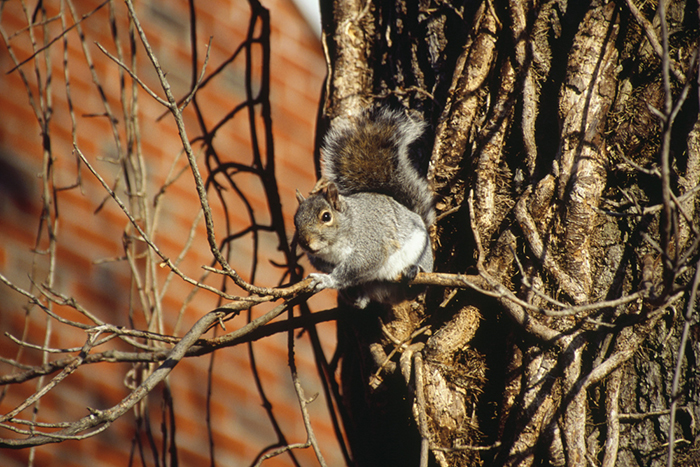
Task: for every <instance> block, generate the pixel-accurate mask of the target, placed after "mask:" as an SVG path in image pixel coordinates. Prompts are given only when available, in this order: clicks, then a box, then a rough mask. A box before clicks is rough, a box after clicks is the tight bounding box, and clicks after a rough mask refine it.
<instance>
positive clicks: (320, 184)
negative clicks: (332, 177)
mask: <svg viewBox="0 0 700 467" xmlns="http://www.w3.org/2000/svg"><path fill="white" fill-rule="evenodd" d="M329 183H330V182H329V181H328V179H326V177H321V178H319V179H318V180H317V181H316V184H315V185H314V187H313V188H312V189H311V194H312V195H313V194H316V193H320V192H321V191H323V189H324V188H326V186H327V185H328V184H329Z"/></svg>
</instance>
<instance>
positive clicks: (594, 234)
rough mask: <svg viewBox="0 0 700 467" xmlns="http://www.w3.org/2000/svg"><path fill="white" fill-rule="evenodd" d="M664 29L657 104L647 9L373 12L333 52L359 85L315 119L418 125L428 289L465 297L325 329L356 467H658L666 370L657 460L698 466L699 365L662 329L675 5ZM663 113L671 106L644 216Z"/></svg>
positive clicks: (680, 243) (684, 146) (680, 42)
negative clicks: (356, 108)
mask: <svg viewBox="0 0 700 467" xmlns="http://www.w3.org/2000/svg"><path fill="white" fill-rule="evenodd" d="M667 7H668V8H667V10H668V12H669V13H668V15H667V20H668V24H670V26H669V30H670V31H672V32H671V34H670V35H669V37H668V44H669V48H670V49H671V53H670V54H669V57H668V62H669V73H668V75H667V76H668V77H669V78H668V79H669V83H670V84H668V85H666V84H664V80H663V79H662V76H663V73H662V68H663V60H662V58H663V57H662V55H663V54H662V55H659V50H661V51H662V52H663V43H664V41H663V40H662V39H663V38H662V37H661V34H662V28H661V24H662V23H661V22H660V20H659V19H658V15H657V14H656V13H657V12H656V5H652V4H648V3H641V2H640V3H639V4H637V3H635V2H634V0H630V2H612V1H605V0H601V1H597V2H590V3H587V4H581V3H579V2H567V1H565V0H551V1H535V2H518V1H507V0H503V1H483V2H479V3H477V4H474V5H472V4H469V5H467V4H461V3H456V2H432V1H429V0H421V1H420V2H415V3H411V2H404V1H399V2H395V3H394V4H392V5H389V4H386V3H382V4H381V5H380V4H379V3H378V2H376V3H374V4H365V5H364V7H363V8H364V10H365V11H366V12H367V15H368V16H371V17H372V18H373V19H372V21H370V22H367V23H364V24H365V25H364V26H363V28H364V29H362V33H361V34H358V33H354V35H353V37H363V38H366V43H365V44H363V45H359V44H356V43H352V42H348V43H347V44H346V45H343V44H345V43H344V42H343V40H341V39H340V38H339V37H340V36H337V38H336V47H339V48H342V47H354V48H355V49H357V50H363V52H362V53H359V52H356V51H355V52H352V53H350V52H348V55H347V56H348V57H350V56H358V57H359V56H362V57H365V58H367V59H368V60H367V61H366V63H367V66H368V67H370V68H372V71H371V72H367V73H363V74H360V75H357V74H353V73H356V71H352V70H351V71H352V73H346V72H344V71H342V70H343V68H342V67H347V63H348V61H345V62H342V63H340V64H339V65H338V66H335V67H334V75H337V76H336V78H337V81H334V83H337V84H335V85H337V86H338V87H344V86H345V88H343V89H341V90H339V91H338V92H337V93H336V94H333V95H331V97H330V104H329V105H330V108H331V109H335V108H337V107H335V106H339V105H341V104H338V102H339V101H341V100H343V99H344V100H346V101H348V99H349V98H348V97H347V96H350V95H357V96H363V97H362V99H367V100H370V101H378V102H382V103H384V104H385V105H393V106H403V107H406V108H410V109H413V110H416V111H419V112H421V113H422V114H423V116H424V117H425V119H426V121H428V122H430V124H431V127H432V128H433V132H432V133H431V134H430V136H429V137H427V138H426V141H425V143H426V149H427V152H428V153H429V154H430V165H429V170H428V174H429V178H430V180H431V183H432V185H433V188H434V190H435V192H436V195H437V199H436V207H437V210H438V221H437V222H436V226H435V228H434V231H433V233H432V236H433V241H434V246H435V258H436V270H437V271H440V272H450V273H459V274H468V275H474V274H476V275H478V277H479V280H478V281H477V283H478V285H479V287H481V290H480V291H474V290H465V289H459V288H448V287H437V286H435V287H432V288H430V289H429V290H428V293H427V295H426V296H425V297H424V298H419V299H418V300H417V301H415V302H412V303H406V304H403V305H402V306H400V307H397V308H394V309H393V310H382V309H374V310H372V311H369V312H368V313H361V314H360V313H357V312H356V311H348V315H347V316H346V317H345V318H344V319H343V320H341V322H339V328H340V330H339V332H340V334H341V347H340V349H339V353H340V355H341V358H342V360H341V361H342V363H343V370H342V371H341V379H342V381H343V385H344V386H343V387H344V392H343V397H344V400H345V402H346V404H347V406H348V408H349V411H350V412H351V413H352V412H353V411H355V412H354V413H356V414H362V415H361V416H358V417H359V418H362V417H364V418H363V420H364V421H365V422H371V424H372V428H371V430H369V431H370V433H371V434H369V435H368V434H367V433H364V431H368V430H367V425H362V424H361V423H360V420H359V418H358V419H357V420H351V421H350V422H348V423H346V430H347V432H348V438H349V439H350V444H351V446H352V450H353V453H354V455H355V458H356V459H357V463H358V465H363V466H364V465H441V466H442V465H445V466H446V465H449V466H462V465H464V466H466V465H479V463H482V464H483V465H493V466H519V467H520V466H534V465H542V466H587V465H604V466H612V465H620V466H630V467H636V466H641V465H645V466H646V465H650V466H654V467H656V466H662V465H665V463H666V457H664V456H665V454H663V453H664V452H665V451H664V450H665V449H667V448H665V447H664V443H665V442H666V440H667V437H668V435H669V434H670V433H671V431H670V427H671V424H670V417H669V412H668V410H669V397H670V392H669V391H670V388H671V386H672V384H671V383H672V380H673V377H674V375H673V373H674V368H675V363H674V362H675V361H677V360H678V358H681V363H682V364H681V365H680V366H679V368H680V374H679V377H680V378H681V380H682V381H683V384H685V386H683V387H684V388H686V392H684V393H683V397H682V401H679V402H678V405H679V406H683V407H684V409H683V411H680V412H678V413H677V414H676V415H677V417H676V419H675V422H674V423H675V433H676V434H679V436H681V437H682V438H681V439H683V440H684V441H682V442H681V443H680V444H677V447H676V450H675V452H676V459H677V460H678V461H679V462H680V460H679V459H682V462H685V463H684V464H678V465H694V464H692V462H695V463H697V462H698V456H697V454H695V453H697V452H698V447H699V445H698V439H700V431H699V430H700V428H698V426H700V425H697V424H695V423H694V422H693V420H698V419H700V406H699V404H698V403H699V401H700V381H698V378H697V373H696V372H694V371H693V369H694V368H695V363H696V362H697V361H698V360H699V359H700V348H699V346H698V345H697V337H698V335H697V330H696V329H695V328H692V329H694V334H692V336H693V337H692V339H693V341H692V342H693V345H692V346H688V347H685V350H682V349H683V344H682V342H681V341H682V340H681V338H680V335H681V330H682V328H683V324H684V318H683V317H682V313H680V312H679V310H681V309H686V308H687V306H686V305H687V303H686V300H687V299H688V295H689V293H690V291H691V290H692V288H693V285H692V281H691V279H692V277H693V273H694V270H695V267H696V266H695V265H696V262H697V261H698V257H699V251H700V219H698V215H697V212H698V209H700V197H699V195H700V189H699V188H697V186H698V184H699V183H700V143H699V141H700V137H698V135H699V134H700V124H698V121H700V120H698V104H697V95H698V91H697V83H696V81H694V80H695V79H696V78H695V71H694V70H695V65H694V64H693V63H692V60H693V52H694V50H695V48H696V47H697V45H698V39H697V33H696V32H697V31H698V30H700V26H699V24H698V17H697V7H696V6H694V4H692V5H691V4H690V3H689V4H686V3H684V2H681V1H671V2H668V5H667ZM470 8H471V9H470ZM366 19H367V18H364V17H363V21H365V20H366ZM337 24H340V23H336V25H337ZM338 30H339V29H336V31H338ZM652 33H653V34H655V35H656V36H651V35H650V34H652ZM650 37H651V38H652V39H653V37H656V38H657V39H658V43H653V42H654V41H653V40H651V43H650ZM362 47H367V48H366V49H362ZM335 53H336V54H337V55H338V56H341V55H342V56H345V55H343V54H344V53H345V52H343V51H341V50H336V52H335ZM353 53H357V54H359V55H352V54H353ZM331 65H334V61H333V60H331ZM341 77H342V78H343V79H347V80H350V81H352V82H344V81H343V79H341ZM686 77H687V79H688V80H690V81H689V84H688V85H687V86H686V90H684V85H686V83H685V82H684V81H683V80H684V79H686ZM667 91H670V93H671V98H672V99H671V100H672V101H673V102H677V101H678V100H679V99H681V97H682V96H683V93H686V95H691V96H692V97H691V98H689V99H687V100H686V101H684V102H683V103H682V105H679V110H678V114H677V116H676V117H674V118H675V120H674V127H673V131H672V132H671V133H668V132H667V133H666V136H667V137H668V138H669V139H668V140H669V141H671V143H670V149H669V156H668V157H669V158H670V160H671V166H672V172H673V173H672V177H671V180H669V181H668V185H669V186H670V191H672V192H673V193H674V194H673V196H674V197H675V198H673V199H668V200H663V199H661V198H660V196H661V195H660V193H661V188H660V187H661V178H660V176H661V174H660V172H659V170H658V169H657V167H658V164H659V157H660V156H659V154H660V151H661V148H662V146H661V142H662V137H661V136H662V132H663V131H664V129H665V126H664V124H663V121H662V120H661V119H660V117H659V115H657V114H658V113H659V112H658V111H657V110H654V109H659V111H660V112H662V113H663V112H664V102H666V99H665V95H664V93H665V92H667ZM360 102H363V103H364V100H361V101H360ZM361 105H363V104H361ZM327 115H328V116H331V115H332V112H327ZM431 144H432V146H431ZM664 202H665V203H667V204H668V205H672V206H673V207H672V209H669V210H667V211H668V212H671V215H670V217H669V215H667V214H664V215H661V212H662V211H664V210H666V208H665V207H664V204H663V203H664ZM664 212H666V211H664ZM663 228H668V230H669V232H671V233H672V234H671V238H672V240H671V241H669V245H670V246H669V250H668V251H660V248H661V247H662V246H663V242H661V230H662V229H663ZM664 277H666V278H667V279H666V282H664V280H663V278H664ZM669 283H672V284H673V286H672V287H669V285H668V284H669ZM604 301H607V302H605V303H602V302H604ZM690 310H691V311H692V313H691V316H693V319H694V320H695V321H692V322H693V323H695V322H696V320H697V311H696V310H695V309H694V308H692V307H691V308H690ZM686 315H687V313H686ZM688 323H689V322H688ZM694 326H695V327H697V325H694ZM686 327H687V328H688V329H690V328H691V325H690V324H687V325H686ZM368 349H373V350H372V351H371V352H370V351H369V350H368ZM372 355H373V356H372ZM399 368H400V371H398V369H399ZM398 373H400V374H398ZM371 375H378V378H377V379H376V380H373V381H374V384H373V385H372V386H371V389H370V385H369V381H370V380H371V377H370V376H371ZM372 411H375V412H376V413H380V414H381V415H379V416H372V415H367V414H371V413H372ZM684 414H687V415H684ZM363 430H364V431H363ZM387 432H391V433H392V439H391V440H386V439H383V440H382V441H381V442H378V441H377V440H376V438H377V437H378V436H379V433H387ZM358 433H360V434H359V435H358ZM396 440H400V441H401V442H400V443H399V444H398V445H393V444H392V442H393V441H396ZM406 443H409V444H410V446H411V449H405V448H397V446H406ZM421 446H422V448H421ZM421 449H422V450H423V457H422V458H423V459H425V455H426V450H427V451H429V452H430V456H429V458H430V462H429V464H425V463H424V464H421V463H420V462H421V461H420V459H421V455H420V453H419V451H420V450H421Z"/></svg>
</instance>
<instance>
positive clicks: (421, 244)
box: [375, 230, 430, 280]
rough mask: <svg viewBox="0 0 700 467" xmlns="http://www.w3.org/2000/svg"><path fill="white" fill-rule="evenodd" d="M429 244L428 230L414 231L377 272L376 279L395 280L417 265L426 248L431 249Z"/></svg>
mask: <svg viewBox="0 0 700 467" xmlns="http://www.w3.org/2000/svg"><path fill="white" fill-rule="evenodd" d="M428 242H429V240H428V232H427V231H426V230H414V231H413V233H412V234H411V236H410V237H408V239H407V240H406V241H405V242H404V243H403V245H401V247H400V248H399V249H398V250H396V251H395V252H394V253H393V254H392V255H391V256H390V257H389V259H388V260H387V261H386V262H385V263H384V264H383V265H382V267H381V268H379V269H378V270H377V273H376V277H375V279H377V280H394V279H396V278H397V277H398V276H399V274H401V273H403V272H404V271H406V269H407V268H409V267H410V266H413V265H417V264H418V262H419V259H420V258H421V256H422V255H423V254H424V252H425V251H426V248H430V246H429V243H428Z"/></svg>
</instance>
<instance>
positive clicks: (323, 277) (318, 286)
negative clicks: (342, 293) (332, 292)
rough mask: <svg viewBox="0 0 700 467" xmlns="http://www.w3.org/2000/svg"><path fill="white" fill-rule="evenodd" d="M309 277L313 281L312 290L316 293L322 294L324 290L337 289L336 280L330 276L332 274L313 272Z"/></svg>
mask: <svg viewBox="0 0 700 467" xmlns="http://www.w3.org/2000/svg"><path fill="white" fill-rule="evenodd" d="M309 277H310V278H311V279H313V282H312V283H311V284H312V289H311V290H313V291H314V292H320V291H321V290H323V289H334V288H336V285H337V284H336V282H335V280H334V279H333V278H332V277H331V276H330V274H322V273H319V272H312V273H311V274H309Z"/></svg>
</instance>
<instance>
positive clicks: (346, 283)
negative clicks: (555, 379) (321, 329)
mask: <svg viewBox="0 0 700 467" xmlns="http://www.w3.org/2000/svg"><path fill="white" fill-rule="evenodd" d="M424 128H425V123H424V122H423V121H422V120H418V119H415V118H410V117H408V116H406V115H405V114H404V113H403V112H399V111H396V110H390V109H388V108H382V107H378V108H374V109H370V110H365V111H363V112H361V113H360V114H359V115H352V116H348V117H338V118H336V119H335V120H334V121H333V122H332V124H331V127H330V129H329V131H328V133H327V134H326V136H325V139H324V142H323V145H322V148H321V156H322V177H321V179H320V180H319V182H318V183H317V184H316V186H315V187H314V189H313V191H312V192H311V194H310V196H309V197H308V198H306V199H304V197H303V196H302V195H301V193H299V191H298V190H297V200H298V201H299V207H298V209H297V212H296V215H295V216H294V225H295V226H296V240H297V242H298V244H299V246H300V247H301V248H302V249H303V250H304V251H305V252H306V254H307V256H308V258H309V261H310V262H311V264H312V265H313V266H314V268H316V269H317V270H319V271H322V273H312V274H310V275H309V277H311V278H313V281H314V286H313V290H314V291H319V290H322V289H326V288H334V289H338V290H340V292H341V296H343V297H344V298H345V300H346V301H348V302H349V303H350V304H351V305H353V306H355V307H356V308H365V307H366V306H367V304H368V303H369V302H370V301H377V302H381V303H397V302H399V301H401V300H403V299H404V298H405V296H406V290H407V288H406V286H405V285H402V284H396V283H393V284H392V283H388V282H386V281H392V280H396V279H398V278H399V277H401V278H403V280H412V279H413V278H414V277H415V275H416V274H417V273H418V271H423V272H432V269H433V253H432V249H431V245H430V236H429V235H428V228H429V227H430V225H432V223H433V221H434V219H435V213H434V209H433V195H432V192H431V190H430V187H429V185H428V181H427V179H426V177H425V176H424V175H422V174H421V173H420V171H419V170H418V168H417V164H418V161H416V160H415V159H416V158H415V154H414V153H413V152H412V150H411V149H412V145H414V143H415V142H416V141H417V140H418V139H419V138H420V137H421V135H422V134H423V131H424Z"/></svg>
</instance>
